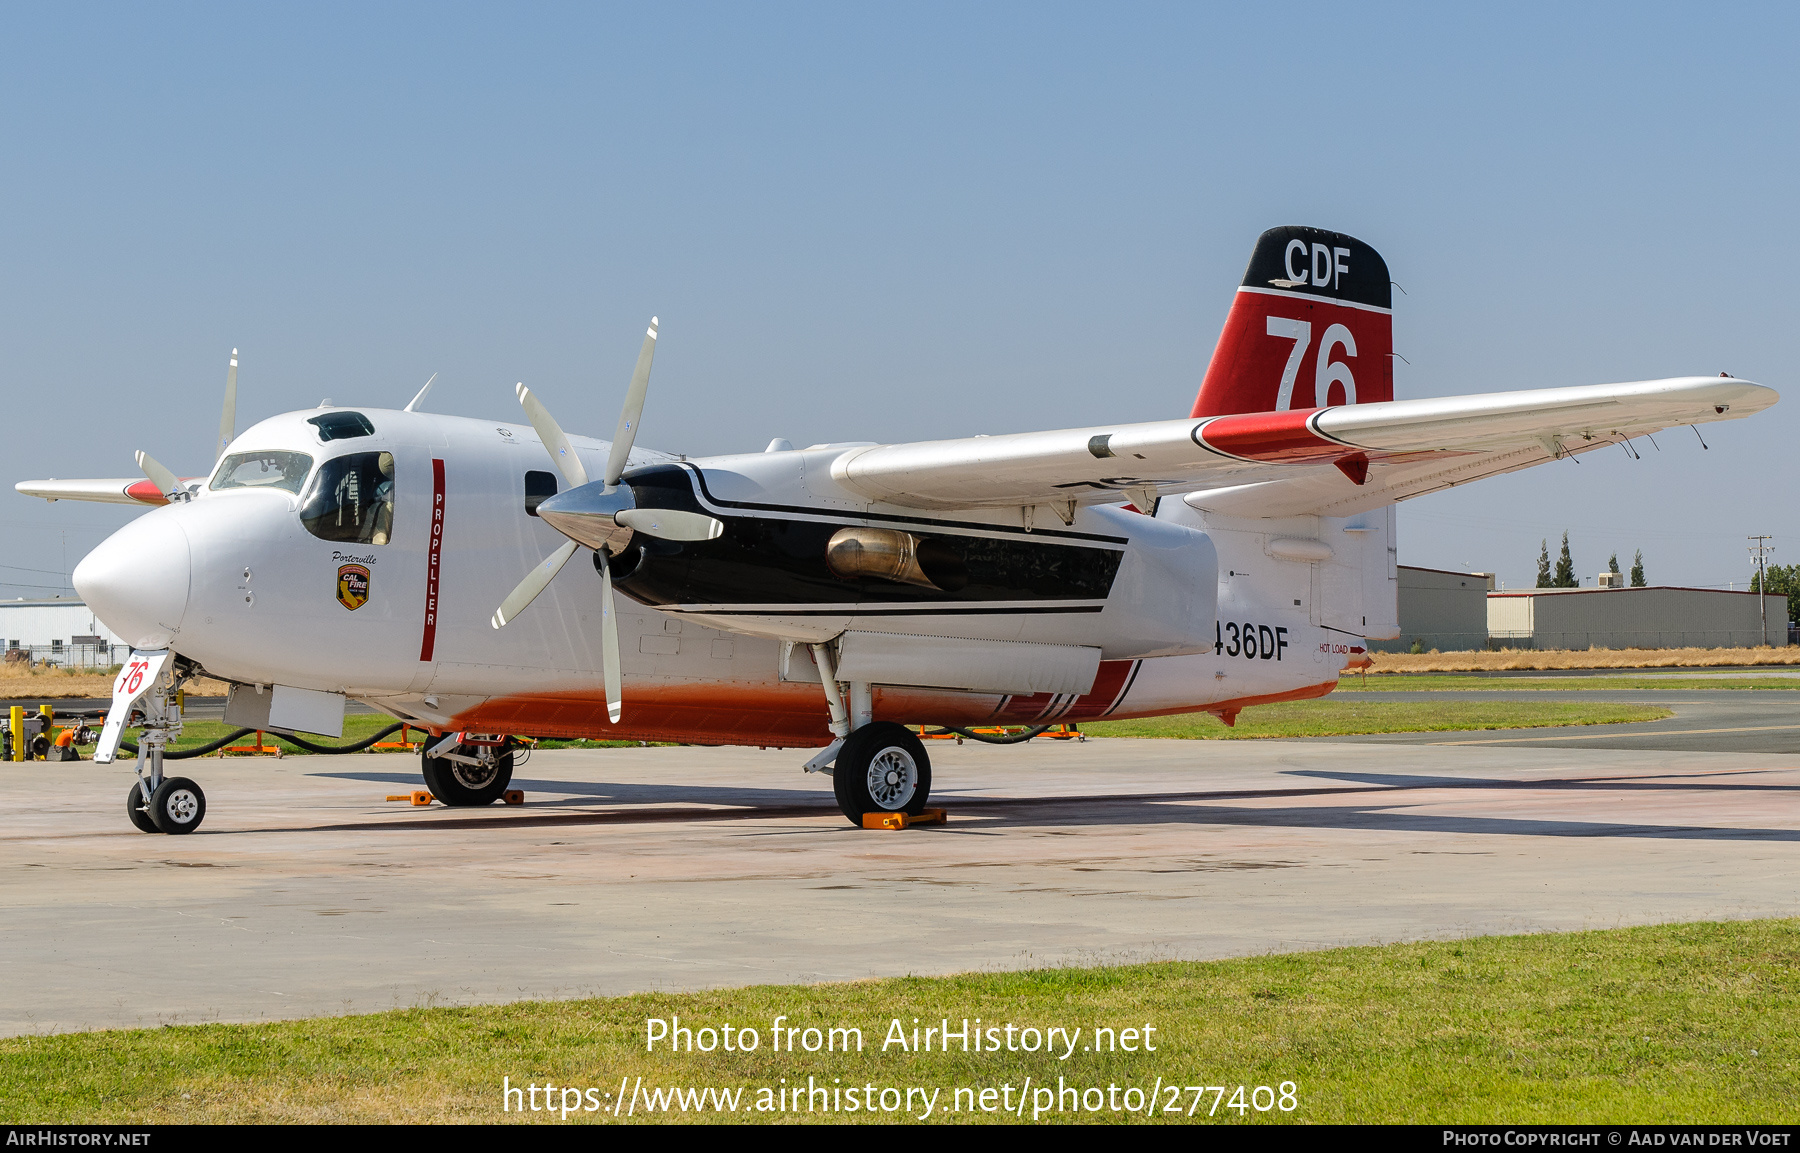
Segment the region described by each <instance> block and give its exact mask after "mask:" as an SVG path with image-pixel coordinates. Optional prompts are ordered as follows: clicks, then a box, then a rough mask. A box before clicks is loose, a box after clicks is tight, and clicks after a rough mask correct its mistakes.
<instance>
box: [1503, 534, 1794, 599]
mask: <svg viewBox="0 0 1800 1153" xmlns="http://www.w3.org/2000/svg"><path fill="white" fill-rule="evenodd" d="M1606 567H1607V568H1608V569H1610V570H1611V571H1612V572H1614V573H1617V572H1619V554H1618V553H1614V554H1613V555H1612V556H1611V557H1610V558H1608V560H1607V562H1606ZM1537 587H1538V588H1541V589H1573V588H1580V587H1581V579H1580V578H1579V577H1577V576H1576V575H1575V560H1574V558H1573V557H1571V556H1570V555H1569V534H1568V533H1566V532H1565V533H1563V535H1562V552H1561V553H1559V554H1558V555H1557V558H1556V561H1555V563H1554V564H1552V563H1551V560H1550V540H1549V538H1548V537H1546V538H1544V542H1543V544H1542V545H1541V546H1540V547H1539V549H1538V563H1537ZM1631 587H1632V588H1634V589H1641V588H1643V587H1645V585H1644V550H1643V549H1639V550H1637V552H1636V554H1635V555H1633V557H1632V559H1631ZM1750 591H1751V592H1753V593H1754V592H1761V591H1763V581H1762V574H1761V573H1759V572H1752V573H1751V574H1750ZM1769 592H1770V594H1772V595H1774V596H1783V597H1787V598H1788V602H1789V606H1790V610H1791V609H1792V608H1796V607H1800V564H1785V565H1784V564H1772V565H1770V566H1769Z"/></svg>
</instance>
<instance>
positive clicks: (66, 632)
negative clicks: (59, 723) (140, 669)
mask: <svg viewBox="0 0 1800 1153" xmlns="http://www.w3.org/2000/svg"><path fill="white" fill-rule="evenodd" d="M0 643H4V645H5V650H6V654H7V657H6V659H8V660H13V661H17V660H24V659H26V657H29V658H30V659H32V660H34V661H44V660H47V661H49V662H50V663H51V664H56V665H101V666H105V665H112V664H117V663H118V662H119V661H121V660H123V659H124V656H125V654H127V653H129V651H130V648H129V646H127V645H125V644H123V643H121V642H120V640H119V638H118V637H116V636H114V635H113V634H112V632H111V630H109V629H108V628H107V627H106V626H105V625H103V624H101V623H100V621H99V620H98V619H97V618H96V617H95V616H94V614H93V612H92V610H90V609H89V608H88V607H87V605H86V604H84V603H83V602H81V601H79V600H76V599H75V598H74V597H54V598H51V599H49V600H33V601H28V600H24V599H23V598H21V599H19V600H11V601H0ZM14 653H18V654H20V655H18V656H14V655H13V654H14Z"/></svg>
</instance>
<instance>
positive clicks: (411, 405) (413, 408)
mask: <svg viewBox="0 0 1800 1153" xmlns="http://www.w3.org/2000/svg"><path fill="white" fill-rule="evenodd" d="M436 379H437V373H435V372H434V373H432V374H431V380H428V381H426V382H425V387H424V388H421V389H420V390H419V392H418V395H416V396H414V397H413V398H412V399H411V400H410V401H407V403H406V407H405V408H403V409H401V410H400V411H401V412H417V411H419V406H420V405H421V404H424V403H425V394H426V393H428V392H430V391H431V381H432V380H436Z"/></svg>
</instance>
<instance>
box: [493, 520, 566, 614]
mask: <svg viewBox="0 0 1800 1153" xmlns="http://www.w3.org/2000/svg"><path fill="white" fill-rule="evenodd" d="M578 547H580V546H579V545H577V544H576V543H575V542H574V541H570V542H569V543H568V544H566V545H563V546H562V547H561V548H559V549H557V550H556V551H555V552H553V553H551V554H550V555H549V556H548V557H546V558H545V559H544V563H543V564H540V565H539V566H537V567H536V568H534V569H532V570H531V571H530V572H529V573H527V574H525V579H524V580H522V581H520V582H519V587H518V588H516V589H514V590H513V591H512V592H511V593H509V594H507V597H506V599H505V600H504V601H502V602H501V603H500V607H499V608H498V609H497V610H495V612H494V619H493V620H492V621H491V622H489V623H491V624H492V625H493V626H494V627H495V628H502V627H504V626H505V625H506V622H508V621H510V620H512V619H513V618H515V617H517V616H518V615H519V614H520V613H522V612H524V611H525V606H526V605H528V604H530V603H531V602H532V601H534V600H536V599H537V595H538V594H539V593H541V592H543V591H544V589H546V588H548V587H549V585H550V582H551V581H552V580H554V579H555V578H556V574H557V573H559V572H561V571H562V566H564V565H566V564H568V563H569V558H570V557H572V556H574V555H575V550H576V549H577V548H578Z"/></svg>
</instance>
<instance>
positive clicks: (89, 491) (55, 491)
mask: <svg viewBox="0 0 1800 1153" xmlns="http://www.w3.org/2000/svg"><path fill="white" fill-rule="evenodd" d="M200 479H202V480H204V479H205V478H204V477H201V478H200ZM182 483H184V484H191V483H192V481H183V482H182ZM13 488H14V489H15V490H17V491H18V492H21V493H24V494H25V495H26V496H41V497H43V498H44V499H45V500H91V501H97V502H99V503H101V504H168V503H169V498H168V497H166V496H164V495H163V494H162V493H161V492H160V491H158V490H157V487H156V482H155V481H151V480H146V479H144V478H143V477H141V476H137V477H125V478H123V479H119V480H56V479H50V480H22V481H20V482H19V483H18V484H15V485H13Z"/></svg>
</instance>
